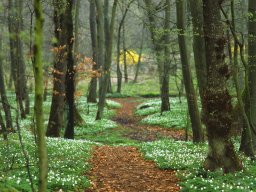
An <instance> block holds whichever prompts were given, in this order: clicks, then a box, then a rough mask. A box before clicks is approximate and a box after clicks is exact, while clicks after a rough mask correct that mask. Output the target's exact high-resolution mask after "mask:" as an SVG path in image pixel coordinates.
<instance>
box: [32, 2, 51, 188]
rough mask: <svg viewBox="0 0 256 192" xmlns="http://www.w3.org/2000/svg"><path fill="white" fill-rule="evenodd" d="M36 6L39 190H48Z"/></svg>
mask: <svg viewBox="0 0 256 192" xmlns="http://www.w3.org/2000/svg"><path fill="white" fill-rule="evenodd" d="M34 8H35V16H36V23H35V40H34V43H35V44H34V75H35V105H34V110H35V119H36V134H37V148H38V156H39V177H38V178H39V185H38V191H39V192H45V191H46V190H47V173H48V158H47V149H46V140H45V128H44V112H43V94H44V83H43V62H42V45H43V10H42V5H41V1H40V0H35V1H34Z"/></svg>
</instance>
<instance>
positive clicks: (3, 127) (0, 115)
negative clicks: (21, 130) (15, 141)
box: [0, 111, 8, 140]
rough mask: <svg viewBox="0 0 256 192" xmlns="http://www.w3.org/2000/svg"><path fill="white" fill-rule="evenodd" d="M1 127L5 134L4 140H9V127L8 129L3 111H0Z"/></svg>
mask: <svg viewBox="0 0 256 192" xmlns="http://www.w3.org/2000/svg"><path fill="white" fill-rule="evenodd" d="M0 127H1V132H0V133H2V134H3V138H4V140H7V139H8V138H7V129H6V126H5V124H4V119H3V116H2V114H1V111H0Z"/></svg>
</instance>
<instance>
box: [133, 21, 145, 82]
mask: <svg viewBox="0 0 256 192" xmlns="http://www.w3.org/2000/svg"><path fill="white" fill-rule="evenodd" d="M144 28H145V24H143V28H142V36H141V41H140V52H139V58H138V63H137V65H136V72H135V76H134V80H133V81H134V83H136V82H137V80H138V76H139V71H140V66H141V57H142V51H143V44H144V35H145V33H144Z"/></svg>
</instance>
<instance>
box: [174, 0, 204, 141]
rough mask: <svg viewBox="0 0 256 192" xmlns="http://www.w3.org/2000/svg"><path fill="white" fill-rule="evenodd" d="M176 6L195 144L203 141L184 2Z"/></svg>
mask: <svg viewBox="0 0 256 192" xmlns="http://www.w3.org/2000/svg"><path fill="white" fill-rule="evenodd" d="M176 4H177V5H176V8H177V9H176V13H177V27H178V30H179V33H178V40H179V48H180V56H181V64H182V74H183V79H184V84H185V90H186V96H187V102H188V110H189V116H190V120H191V125H192V131H193V142H195V143H197V142H202V141H203V131H202V124H201V120H200V115H199V110H198V104H197V96H196V92H195V89H194V85H193V80H192V75H191V69H190V65H189V61H188V51H187V44H186V39H185V1H184V0H177V2H176Z"/></svg>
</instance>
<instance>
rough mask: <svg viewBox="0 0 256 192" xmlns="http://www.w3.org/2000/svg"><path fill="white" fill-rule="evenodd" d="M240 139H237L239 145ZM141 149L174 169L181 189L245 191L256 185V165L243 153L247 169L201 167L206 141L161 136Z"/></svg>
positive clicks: (194, 190) (148, 155) (205, 150)
mask: <svg viewBox="0 0 256 192" xmlns="http://www.w3.org/2000/svg"><path fill="white" fill-rule="evenodd" d="M238 146H239V142H236V148H237V149H238ZM140 150H141V152H142V153H143V154H144V156H145V158H146V159H150V160H153V161H154V162H155V163H156V165H157V166H158V167H159V168H161V169H174V170H176V171H177V175H178V177H179V178H180V179H181V182H180V184H179V185H180V186H181V188H182V191H185V192H197V191H207V192H212V191H223V192H233V191H237V192H243V191H252V192H253V191H255V189H256V182H255V181H256V177H255V174H256V166H255V162H253V161H250V160H249V159H248V158H245V157H244V156H242V155H241V154H240V158H242V159H243V163H244V170H243V171H240V172H237V173H234V174H232V173H229V174H223V172H222V170H218V171H216V172H210V171H207V170H204V169H203V168H202V164H203V162H204V159H205V157H206V153H207V144H206V143H204V144H198V145H195V144H193V143H192V142H184V141H172V140H160V141H155V142H148V143H143V144H141V145H140Z"/></svg>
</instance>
